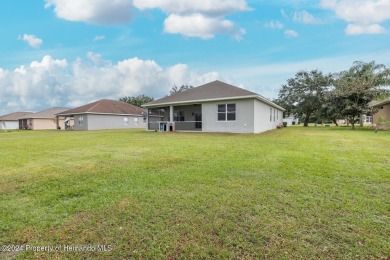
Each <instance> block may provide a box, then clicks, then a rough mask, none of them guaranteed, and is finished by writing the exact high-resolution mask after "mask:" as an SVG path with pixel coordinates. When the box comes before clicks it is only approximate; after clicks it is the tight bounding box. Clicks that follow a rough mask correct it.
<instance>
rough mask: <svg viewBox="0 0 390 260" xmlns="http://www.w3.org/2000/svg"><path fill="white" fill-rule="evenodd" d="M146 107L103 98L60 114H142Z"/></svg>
mask: <svg viewBox="0 0 390 260" xmlns="http://www.w3.org/2000/svg"><path fill="white" fill-rule="evenodd" d="M143 112H145V110H144V109H142V108H140V107H137V106H134V105H131V104H129V103H126V102H122V101H117V100H109V99H102V100H98V101H95V102H92V103H89V104H86V105H83V106H80V107H76V108H73V109H70V110H67V111H64V112H61V113H59V114H58V115H72V114H87V113H89V114H119V115H141V114H142V113H143Z"/></svg>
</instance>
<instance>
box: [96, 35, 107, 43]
mask: <svg viewBox="0 0 390 260" xmlns="http://www.w3.org/2000/svg"><path fill="white" fill-rule="evenodd" d="M104 39H106V37H105V36H103V35H96V36H95V38H94V39H93V41H94V42H97V41H102V40H104Z"/></svg>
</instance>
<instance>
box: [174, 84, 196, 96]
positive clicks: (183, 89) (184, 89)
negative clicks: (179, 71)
mask: <svg viewBox="0 0 390 260" xmlns="http://www.w3.org/2000/svg"><path fill="white" fill-rule="evenodd" d="M192 88H193V86H191V85H181V87H180V88H179V87H177V86H176V85H174V86H173V87H172V89H171V91H170V93H169V95H170V96H172V95H173V94H176V93H179V92H183V91H186V90H189V89H192Z"/></svg>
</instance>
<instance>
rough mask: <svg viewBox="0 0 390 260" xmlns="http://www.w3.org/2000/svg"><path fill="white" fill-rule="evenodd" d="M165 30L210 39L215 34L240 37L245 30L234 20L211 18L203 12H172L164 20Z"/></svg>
mask: <svg viewBox="0 0 390 260" xmlns="http://www.w3.org/2000/svg"><path fill="white" fill-rule="evenodd" d="M164 28H165V29H164V31H165V32H168V33H177V34H182V35H184V36H187V37H199V38H202V39H210V38H213V37H214V36H215V34H229V35H232V36H234V38H236V39H240V38H241V37H242V36H243V35H244V34H245V31H244V30H243V29H240V28H237V27H236V26H235V25H234V23H233V22H231V21H229V20H222V19H218V18H210V17H206V16H203V15H201V14H193V15H188V16H181V15H176V14H171V15H170V16H169V17H168V18H167V19H166V20H165V22H164Z"/></svg>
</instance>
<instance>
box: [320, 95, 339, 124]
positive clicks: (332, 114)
mask: <svg viewBox="0 0 390 260" xmlns="http://www.w3.org/2000/svg"><path fill="white" fill-rule="evenodd" d="M341 109H342V104H341V103H340V102H339V101H338V98H337V97H336V96H335V93H334V90H329V91H326V92H325V93H324V100H323V102H322V104H321V108H320V110H319V115H320V117H321V118H322V119H327V120H331V121H332V122H333V123H334V124H335V125H336V126H338V123H337V119H339V118H342V117H343V116H342V114H341V112H340V111H341Z"/></svg>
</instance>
